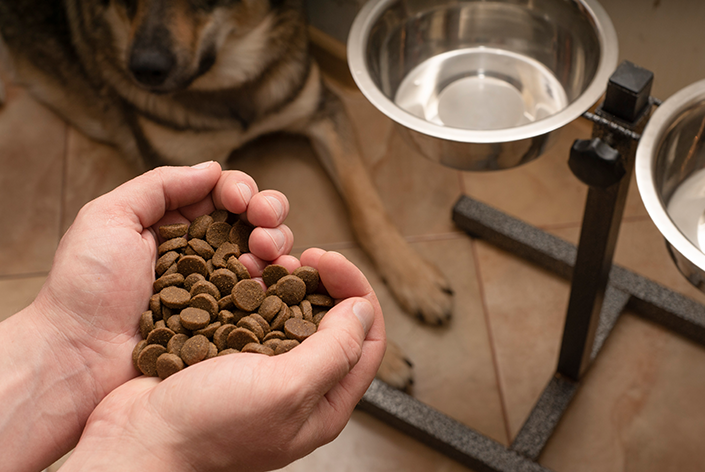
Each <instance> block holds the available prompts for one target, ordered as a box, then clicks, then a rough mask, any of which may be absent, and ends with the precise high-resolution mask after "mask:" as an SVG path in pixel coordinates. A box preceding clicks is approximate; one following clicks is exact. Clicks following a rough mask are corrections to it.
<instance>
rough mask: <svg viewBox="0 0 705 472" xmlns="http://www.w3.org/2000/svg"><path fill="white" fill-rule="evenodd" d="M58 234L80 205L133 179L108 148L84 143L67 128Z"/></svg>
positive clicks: (93, 142)
mask: <svg viewBox="0 0 705 472" xmlns="http://www.w3.org/2000/svg"><path fill="white" fill-rule="evenodd" d="M67 141H68V143H67V151H66V154H67V156H66V188H65V190H64V197H63V198H64V212H63V218H62V222H61V229H62V234H63V232H65V231H66V229H68V227H69V226H70V225H71V223H72V222H73V220H74V218H75V217H76V215H77V214H78V211H79V210H80V209H81V207H82V206H83V205H85V204H86V203H88V202H89V201H91V200H93V199H94V198H96V197H98V196H100V195H102V194H104V193H106V192H109V191H111V190H113V189H114V188H115V187H117V186H118V185H120V184H122V183H123V182H125V181H127V180H129V179H131V178H132V177H134V176H136V173H135V171H134V170H133V169H132V168H130V167H129V166H128V165H127V164H126V161H125V160H124V159H123V158H122V157H121V156H120V154H119V153H118V152H117V151H116V150H115V149H114V148H112V147H111V146H108V145H105V144H101V143H98V142H95V141H92V140H90V139H88V138H87V137H86V136H84V135H83V134H81V133H80V132H78V131H77V130H76V129H74V128H69V132H68V136H67Z"/></svg>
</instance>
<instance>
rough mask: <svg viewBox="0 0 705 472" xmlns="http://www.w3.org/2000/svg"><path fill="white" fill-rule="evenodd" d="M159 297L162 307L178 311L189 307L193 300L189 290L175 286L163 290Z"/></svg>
mask: <svg viewBox="0 0 705 472" xmlns="http://www.w3.org/2000/svg"><path fill="white" fill-rule="evenodd" d="M159 297H160V298H161V302H162V305H165V306H168V307H169V308H174V309H176V310H180V309H182V308H185V307H187V306H188V302H189V300H191V294H190V293H189V292H188V290H186V289H184V288H181V287H175V286H171V287H166V288H164V289H162V290H161V291H160V292H159Z"/></svg>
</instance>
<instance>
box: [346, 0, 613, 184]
mask: <svg viewBox="0 0 705 472" xmlns="http://www.w3.org/2000/svg"><path fill="white" fill-rule="evenodd" d="M617 56H618V47H617V34H616V32H615V30H614V27H613V26H612V22H611V21H610V19H609V17H608V16H607V14H606V12H605V11H604V10H603V9H602V7H601V6H600V5H599V4H598V3H597V2H595V1H594V0H494V1H486V0H370V1H369V2H368V3H367V4H366V5H365V6H364V7H363V8H362V9H361V10H360V12H359V13H358V15H357V17H356V18H355V21H354V22H353V25H352V28H351V31H350V34H349V36H348V63H349V66H350V69H351V72H352V75H353V77H354V79H355V81H356V83H357V85H358V87H359V88H360V90H361V91H362V93H363V94H364V95H365V96H366V97H367V98H368V99H369V101H370V102H371V103H372V104H373V105H374V106H376V107H377V108H378V109H379V110H381V111H382V112H383V113H384V114H386V115H387V116H388V117H390V118H391V119H392V120H393V121H395V122H396V123H397V124H399V125H401V126H400V129H401V130H403V134H404V135H405V137H406V138H407V139H408V141H409V142H410V143H412V145H413V146H415V147H416V148H417V149H418V150H419V151H420V152H421V153H422V154H423V155H425V156H426V157H428V158H430V159H432V160H435V161H438V162H440V163H441V164H444V165H446V166H449V167H453V168H457V169H462V170H474V171H477V170H494V169H506V168H510V167H514V166H517V165H519V164H523V163H525V162H529V161H531V160H533V159H535V158H536V157H538V156H539V155H541V154H542V152H543V151H544V150H545V149H546V147H547V146H548V145H549V144H550V142H551V141H552V139H553V137H554V133H553V132H554V131H556V130H558V129H560V128H561V127H563V126H564V125H566V124H567V123H569V122H570V121H572V120H574V119H575V118H577V117H578V116H580V115H581V114H582V113H583V112H585V111H586V110H587V109H588V108H590V107H591V106H592V105H593V104H594V103H595V102H596V101H597V100H598V99H599V98H600V96H601V95H602V94H603V93H604V91H605V89H606V86H607V81H608V80H609V76H610V75H611V74H612V72H613V71H614V69H615V67H616V65H617Z"/></svg>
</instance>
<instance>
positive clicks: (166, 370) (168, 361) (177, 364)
mask: <svg viewBox="0 0 705 472" xmlns="http://www.w3.org/2000/svg"><path fill="white" fill-rule="evenodd" d="M183 368H184V361H182V360H181V358H180V357H179V356H177V355H175V354H170V353H168V352H165V353H164V354H162V355H161V356H159V357H158V358H157V375H158V376H159V378H160V379H162V380H164V379H166V378H167V377H169V376H170V375H173V374H175V373H177V372H178V371H180V370H181V369H183Z"/></svg>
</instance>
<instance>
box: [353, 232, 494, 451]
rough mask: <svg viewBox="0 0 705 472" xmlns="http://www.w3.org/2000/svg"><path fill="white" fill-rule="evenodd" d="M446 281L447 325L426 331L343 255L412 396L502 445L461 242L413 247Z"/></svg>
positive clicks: (467, 251)
mask: <svg viewBox="0 0 705 472" xmlns="http://www.w3.org/2000/svg"><path fill="white" fill-rule="evenodd" d="M413 246H414V247H415V248H416V249H417V250H419V251H421V253H422V254H424V255H426V257H428V258H429V259H431V260H434V261H436V262H438V263H439V266H440V267H441V270H442V271H443V273H444V274H445V275H446V277H447V278H448V279H449V280H451V284H452V289H453V291H454V292H455V294H456V295H455V310H454V312H453V319H452V320H451V322H450V324H449V325H448V326H446V327H441V328H438V327H429V326H426V325H424V324H422V323H419V322H418V321H417V320H415V319H413V318H412V317H410V316H408V315H407V314H406V313H404V312H402V311H401V310H400V309H399V308H398V307H397V305H396V303H395V301H394V299H393V298H392V297H391V295H390V293H389V291H388V289H387V288H386V287H385V286H384V284H383V283H382V281H381V280H380V279H379V277H378V276H377V275H376V273H375V272H374V270H373V269H372V268H371V267H370V265H369V261H368V260H367V258H366V257H363V255H362V253H361V252H360V251H359V250H353V249H350V250H344V251H341V252H343V253H344V254H345V255H346V256H348V257H349V258H350V259H351V260H352V261H353V262H354V263H355V264H356V265H357V266H358V267H360V268H361V270H362V271H363V273H365V274H366V276H367V277H368V280H370V282H371V283H372V286H373V288H374V289H375V291H376V293H377V295H378V297H379V300H380V303H381V305H382V308H383V310H384V316H385V324H386V327H387V337H388V339H389V340H391V341H393V342H395V343H396V344H397V345H399V346H400V347H401V348H402V350H403V351H404V352H405V354H406V355H407V356H408V358H409V359H410V360H411V361H412V362H413V364H414V376H415V382H414V387H413V391H412V395H413V396H414V397H415V398H417V399H419V400H421V401H423V402H424V403H426V404H428V405H429V406H431V407H432V408H435V409H437V410H439V411H441V412H443V413H445V414H446V415H448V416H450V417H452V418H454V419H456V420H457V421H460V422H461V423H463V424H465V425H467V426H469V427H471V428H473V429H475V430H477V431H479V432H481V433H483V434H485V435H487V436H489V437H491V438H493V439H495V440H496V441H499V442H502V443H505V444H506V443H507V434H506V429H505V425H504V420H503V413H502V405H501V402H500V397H499V386H498V383H497V377H496V375H495V370H494V363H493V360H492V348H491V344H490V338H489V336H488V331H487V326H486V320H485V316H484V312H483V309H482V303H481V298H480V295H479V285H478V281H477V278H476V276H475V271H474V264H475V263H474V255H473V249H472V243H471V242H470V241H469V240H468V239H467V238H456V239H449V240H439V241H426V242H419V243H414V244H413Z"/></svg>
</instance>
